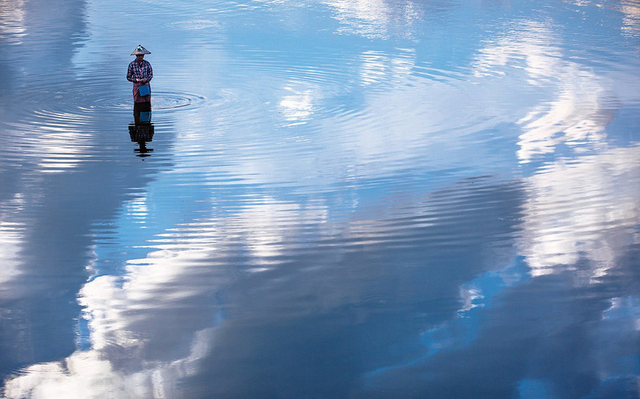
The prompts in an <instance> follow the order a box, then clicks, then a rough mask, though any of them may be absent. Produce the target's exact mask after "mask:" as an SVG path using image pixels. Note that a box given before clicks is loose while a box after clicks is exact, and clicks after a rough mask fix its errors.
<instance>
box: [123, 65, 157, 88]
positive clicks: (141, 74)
mask: <svg viewBox="0 0 640 399" xmlns="http://www.w3.org/2000/svg"><path fill="white" fill-rule="evenodd" d="M136 79H146V80H147V82H150V81H151V79H153V69H151V64H150V63H149V61H147V60H142V64H138V62H137V61H136V60H133V61H131V64H129V69H128V70H127V80H128V81H129V82H134V83H135V82H136Z"/></svg>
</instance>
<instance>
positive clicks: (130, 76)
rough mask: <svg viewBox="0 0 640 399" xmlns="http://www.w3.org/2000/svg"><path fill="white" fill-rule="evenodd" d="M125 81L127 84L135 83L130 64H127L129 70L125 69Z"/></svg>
mask: <svg viewBox="0 0 640 399" xmlns="http://www.w3.org/2000/svg"><path fill="white" fill-rule="evenodd" d="M127 80H128V81H129V82H135V79H134V76H133V66H132V65H131V64H129V68H128V69H127Z"/></svg>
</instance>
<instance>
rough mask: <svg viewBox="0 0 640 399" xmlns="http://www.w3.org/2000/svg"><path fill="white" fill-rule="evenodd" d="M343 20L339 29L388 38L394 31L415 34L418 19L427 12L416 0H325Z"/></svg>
mask: <svg viewBox="0 0 640 399" xmlns="http://www.w3.org/2000/svg"><path fill="white" fill-rule="evenodd" d="M324 2H325V4H327V5H328V6H329V7H330V8H331V9H332V10H333V14H334V18H335V19H336V20H338V21H339V22H340V23H341V25H342V26H341V27H340V29H338V33H347V34H355V35H360V36H364V37H368V38H387V37H388V36H389V35H390V34H391V33H398V34H400V35H401V36H408V37H410V36H411V28H412V25H413V23H414V22H415V21H417V20H419V19H421V18H422V14H423V12H422V11H421V9H420V7H418V6H416V4H415V3H414V2H413V1H410V0H403V1H402V2H401V4H398V2H394V4H392V5H389V4H387V1H386V0H325V1H324Z"/></svg>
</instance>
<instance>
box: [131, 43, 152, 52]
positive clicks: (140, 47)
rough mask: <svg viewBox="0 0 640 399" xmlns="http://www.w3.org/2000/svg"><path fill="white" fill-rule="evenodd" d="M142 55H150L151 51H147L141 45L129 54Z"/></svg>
mask: <svg viewBox="0 0 640 399" xmlns="http://www.w3.org/2000/svg"><path fill="white" fill-rule="evenodd" d="M140 54H142V55H144V54H151V51H149V50H147V49H146V48H144V47H142V45H141V44H138V47H136V48H135V49H134V50H133V52H132V53H131V55H140Z"/></svg>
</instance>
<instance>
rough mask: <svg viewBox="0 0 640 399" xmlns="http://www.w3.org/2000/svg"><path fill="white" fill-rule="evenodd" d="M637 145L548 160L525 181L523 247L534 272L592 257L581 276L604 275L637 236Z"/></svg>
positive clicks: (551, 270)
mask: <svg viewBox="0 0 640 399" xmlns="http://www.w3.org/2000/svg"><path fill="white" fill-rule="evenodd" d="M639 150H640V147H637V146H636V147H631V148H615V149H611V150H608V151H605V152H603V153H601V154H598V155H593V156H584V157H582V158H580V159H579V160H578V161H577V162H563V161H558V162H555V163H552V164H549V165H548V166H547V167H546V168H545V169H544V170H542V171H541V172H540V173H537V174H536V175H534V176H531V177H530V178H527V182H528V191H529V195H528V200H527V202H526V204H525V206H524V214H525V215H526V216H525V219H524V224H523V241H522V246H523V248H522V250H523V253H524V254H525V256H526V257H527V261H528V263H529V265H530V267H531V274H532V275H533V276H542V275H545V274H549V273H557V272H559V271H562V270H565V269H567V268H573V267H574V265H575V264H576V263H577V262H578V261H579V260H580V259H588V260H589V261H591V263H590V264H591V265H592V266H591V267H592V269H591V270H590V271H589V272H588V273H587V274H586V275H584V276H583V279H586V280H585V281H587V282H588V281H593V279H596V280H597V279H598V278H599V277H602V276H603V275H604V274H606V272H607V270H608V269H609V268H611V267H613V266H614V265H615V262H616V259H617V258H618V257H619V254H620V253H624V249H625V248H626V247H628V246H629V245H631V244H634V243H639V242H640V241H639V240H640V235H638V233H637V232H634V230H633V228H634V227H635V226H638V224H640V211H639V210H640V186H638V185H636V184H626V182H629V181H634V179H635V176H638V175H639V174H640V155H639V154H640V152H639Z"/></svg>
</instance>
